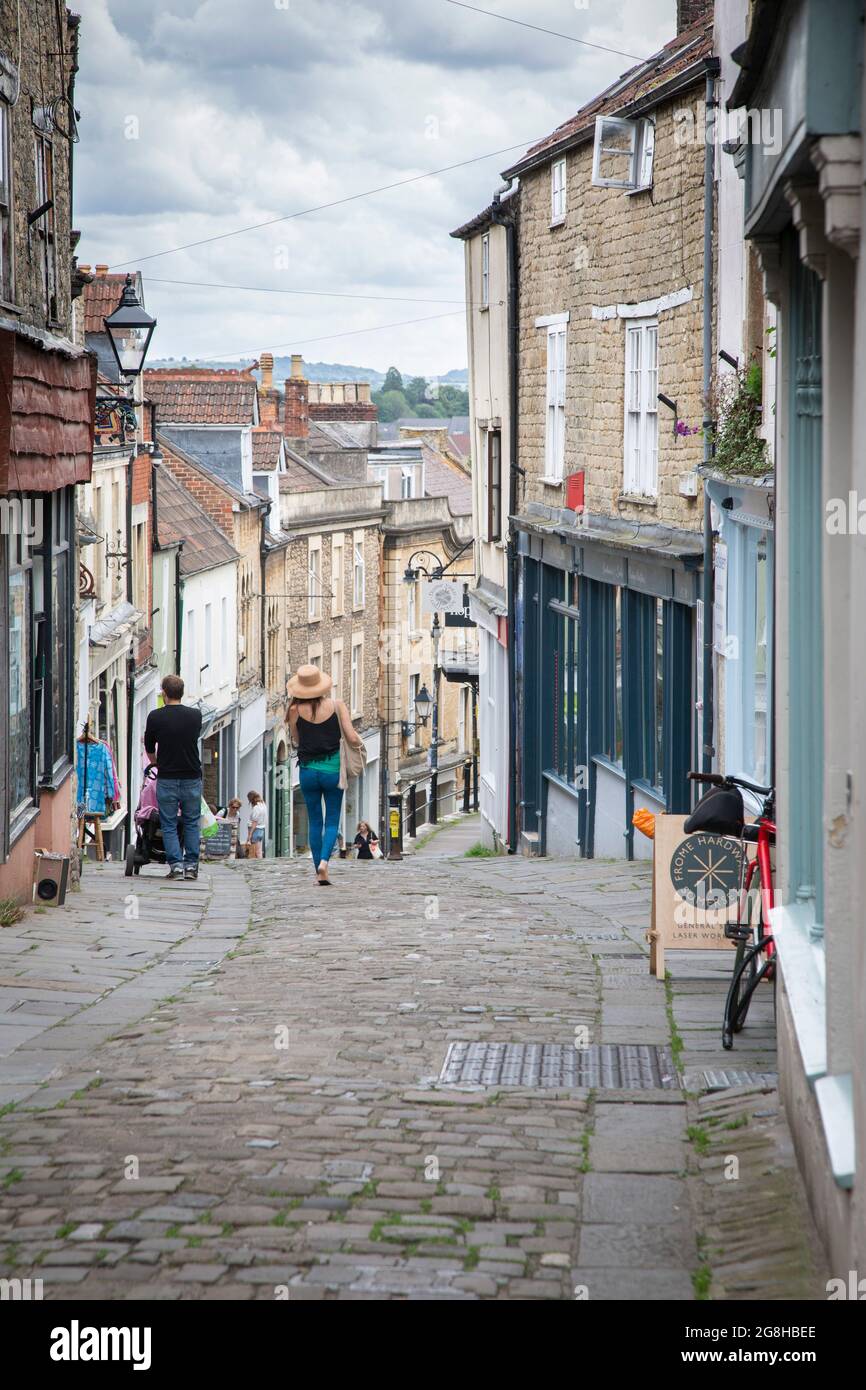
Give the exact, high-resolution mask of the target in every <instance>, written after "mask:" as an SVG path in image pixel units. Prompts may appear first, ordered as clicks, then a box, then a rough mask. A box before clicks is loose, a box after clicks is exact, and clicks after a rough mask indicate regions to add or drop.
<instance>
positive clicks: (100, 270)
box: [94, 265, 108, 275]
mask: <svg viewBox="0 0 866 1390" xmlns="http://www.w3.org/2000/svg"><path fill="white" fill-rule="evenodd" d="M94 269H95V271H96V273H97V275H107V274H108V266H107V265H97V266H95V267H94Z"/></svg>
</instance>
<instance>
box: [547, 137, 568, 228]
mask: <svg viewBox="0 0 866 1390" xmlns="http://www.w3.org/2000/svg"><path fill="white" fill-rule="evenodd" d="M567 189H568V183H567V176H566V164H565V155H563V156H562V158H561V159H555V160H554V161H553V163H552V164H551V166H550V225H551V227H560V226H562V223H563V222H564V221H565V213H566V207H567V202H566V199H567Z"/></svg>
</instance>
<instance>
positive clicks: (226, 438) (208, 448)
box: [159, 426, 244, 492]
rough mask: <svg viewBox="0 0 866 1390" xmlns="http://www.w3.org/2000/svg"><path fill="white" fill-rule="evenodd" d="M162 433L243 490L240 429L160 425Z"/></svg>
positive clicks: (212, 470) (220, 477)
mask: <svg viewBox="0 0 866 1390" xmlns="http://www.w3.org/2000/svg"><path fill="white" fill-rule="evenodd" d="M159 433H160V435H162V436H163V437H164V438H165V439H167V440H168V442H169V445H172V444H173V445H175V446H176V447H177V448H178V449H180V450H181V451H182V452H183V453H184V454H187V455H188V456H189V457H190V458H193V459H195V460H196V461H197V462H198V463H200V464H201V466H202V468H205V469H206V470H207V471H208V473H213V474H214V475H215V476H216V477H217V478H219V479H220V481H222V482H226V483H229V484H230V485H231V486H232V487H233V488H235V489H236V490H237V491H238V492H243V490H244V483H243V467H242V458H241V434H240V430H196V429H183V428H177V429H172V428H169V427H167V426H166V427H164V428H163V427H160V430H159Z"/></svg>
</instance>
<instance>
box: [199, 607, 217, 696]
mask: <svg viewBox="0 0 866 1390" xmlns="http://www.w3.org/2000/svg"><path fill="white" fill-rule="evenodd" d="M202 656H203V657H204V660H203V661H202V666H206V667H207V670H206V671H205V673H204V679H203V681H202V686H201V688H202V692H203V694H205V695H207V694H209V693H210V691H212V690H213V688H214V686H215V685H216V681H215V680H214V670H213V604H210V603H206V604H205V606H204V651H203V652H202Z"/></svg>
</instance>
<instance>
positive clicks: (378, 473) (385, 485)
mask: <svg viewBox="0 0 866 1390" xmlns="http://www.w3.org/2000/svg"><path fill="white" fill-rule="evenodd" d="M370 472H371V473H372V475H373V482H374V483H381V484H382V501H383V502H388V501H389V500H390V496H389V488H390V484H389V481H388V479H389V477H390V474H391V470H390V468H385V467H384V466H383V465H380V464H377V465H376V466H375V467H373V468H371V470H370Z"/></svg>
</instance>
